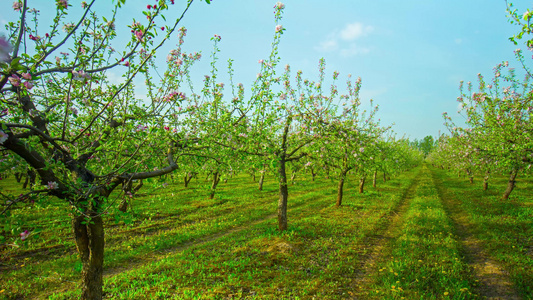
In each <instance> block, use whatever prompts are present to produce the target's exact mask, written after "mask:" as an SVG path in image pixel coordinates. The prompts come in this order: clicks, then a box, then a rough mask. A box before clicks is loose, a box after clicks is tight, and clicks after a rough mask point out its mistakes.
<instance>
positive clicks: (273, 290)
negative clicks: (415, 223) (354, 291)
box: [0, 172, 413, 299]
mask: <svg viewBox="0 0 533 300" xmlns="http://www.w3.org/2000/svg"><path fill="white" fill-rule="evenodd" d="M412 176H413V173H412V172H410V173H407V174H405V175H403V176H401V177H400V178H398V179H396V180H393V181H390V182H389V183H387V184H386V185H383V186H382V187H380V190H379V191H377V192H376V191H373V189H372V188H368V191H369V192H367V193H365V194H362V195H361V194H359V193H356V191H355V185H353V184H352V183H351V181H349V182H348V183H347V185H346V190H345V197H346V199H345V201H344V202H345V205H344V206H343V207H340V208H336V207H335V206H334V204H335V200H336V189H335V187H336V182H335V181H332V180H326V179H321V180H317V181H315V182H312V181H311V180H309V179H307V178H306V180H299V181H298V180H297V183H296V184H295V185H290V186H289V189H290V194H289V215H288V216H289V230H288V231H287V232H284V233H279V232H278V231H277V230H276V228H277V226H276V221H277V220H276V218H275V217H274V218H271V219H268V218H266V217H267V216H271V215H272V214H274V213H275V211H276V205H277V185H276V183H275V182H274V181H273V180H270V181H267V182H266V183H265V190H264V191H262V192H260V191H257V185H256V183H254V182H252V181H251V180H250V178H248V177H246V176H239V177H238V178H233V179H231V180H230V181H228V183H227V184H221V185H220V188H219V189H217V194H216V196H215V199H213V200H208V199H207V193H206V192H205V187H204V186H203V185H207V183H205V184H204V182H202V180H199V181H197V182H193V185H192V186H191V187H190V188H188V189H184V188H183V187H181V185H179V186H174V185H169V186H168V187H167V188H164V189H163V188H160V187H159V188H156V187H157V186H158V184H157V183H154V187H150V186H147V187H146V189H145V188H144V187H143V189H142V190H141V194H142V196H140V197H138V198H135V199H134V200H133V201H134V202H133V213H132V214H131V215H125V216H121V215H120V214H119V212H117V211H112V212H110V214H109V215H107V216H106V218H107V223H106V224H107V231H106V261H105V266H106V272H107V273H106V274H109V275H106V277H105V287H104V290H105V297H106V298H109V299H135V298H157V297H161V298H165V297H166V298H175V299H194V297H200V296H201V297H202V299H207V298H209V299H211V298H212V299H216V298H217V297H218V298H225V297H228V296H229V295H233V296H232V297H238V295H244V296H248V297H258V298H265V299H272V298H279V299H283V298H292V299H295V298H297V297H304V298H305V297H306V296H310V295H312V296H317V297H326V298H327V297H329V298H331V297H334V298H335V297H342V295H347V292H348V291H349V290H350V287H349V286H348V283H349V282H350V280H351V278H350V277H351V276H354V270H355V267H356V266H357V264H359V262H358V257H359V253H360V252H361V250H360V248H359V244H358V243H360V242H361V240H362V239H363V238H364V237H365V236H366V235H368V234H371V233H372V232H373V231H374V230H376V228H377V227H379V226H381V225H382V224H381V221H382V217H383V216H384V215H385V214H387V213H389V212H390V211H391V210H392V209H393V207H395V206H396V205H397V204H398V201H399V199H400V196H401V195H402V189H403V188H405V187H407V186H408V185H409V182H410V178H412ZM302 179H303V178H302ZM354 181H355V180H354ZM159 186H160V184H159ZM172 194H173V195H172ZM53 209H55V210H57V212H56V213H54V215H56V216H58V217H61V218H63V219H64V220H65V222H58V223H54V222H52V221H51V220H50V219H48V215H46V214H44V212H47V210H42V211H40V214H39V215H38V216H36V215H35V212H34V211H33V210H32V209H28V210H26V209H25V210H18V211H15V212H14V214H15V215H16V216H19V217H20V218H21V219H22V221H23V223H24V226H27V227H28V226H29V227H30V229H32V230H34V228H37V227H39V226H42V225H41V224H50V223H51V222H52V223H54V224H56V225H54V228H43V231H42V232H41V236H40V237H39V239H34V240H32V241H28V243H27V245H25V247H26V248H24V249H22V248H17V249H4V250H5V251H4V250H3V251H4V252H3V254H2V255H5V257H6V258H9V259H8V260H6V262H7V263H8V266H9V268H8V269H7V270H6V272H2V275H1V277H2V278H0V279H1V280H2V282H3V286H5V292H4V294H3V295H2V294H0V297H2V296H4V297H5V296H7V295H11V296H10V297H16V296H15V295H19V296H23V295H27V296H30V295H33V296H35V295H36V293H37V292H38V291H44V293H42V292H41V293H39V297H44V296H45V295H50V294H51V293H54V294H55V295H54V296H53V297H52V298H53V299H65V298H76V297H77V295H78V293H79V292H78V290H77V289H76V286H75V283H76V282H78V280H79V267H80V266H79V262H78V259H77V255H76V253H75V252H74V246H73V241H72V239H71V238H70V223H69V220H68V215H65V214H67V213H68V212H67V211H66V210H65V208H63V207H62V206H61V205H57V206H54V208H53ZM61 209H63V211H62V213H60V211H61ZM43 216H46V217H44V218H43ZM130 219H131V222H129V220H130ZM261 220H263V221H261ZM124 221H126V223H129V224H124ZM252 224H255V225H252ZM232 229H239V230H237V231H230V230H232ZM225 233H228V234H227V235H224V234H225ZM195 241H200V242H201V243H198V244H194V242H195ZM191 243H192V244H191ZM45 245H47V247H59V248H60V249H62V250H61V251H59V252H57V253H55V254H53V255H44V254H45V253H43V255H42V256H40V257H38V258H33V256H32V255H31V254H30V253H29V252H27V251H30V250H32V249H33V250H38V251H41V250H42V249H43V247H45ZM187 245H190V246H187ZM182 246H183V247H182ZM180 247H181V248H180ZM17 251H19V252H17ZM20 251H22V252H20ZM19 253H20V254H22V255H21V256H20V257H16V255H17V254H19ZM28 258H29V259H28ZM25 259H28V262H27V263H26V264H25V265H24V266H23V267H19V266H18V264H20V262H21V261H24V260H25ZM132 263H133V264H134V265H133V267H131V268H128V265H131V264H132ZM130 269H131V270H130ZM28 286H30V287H31V288H30V289H28V288H27V287H28ZM3 288H4V287H3ZM61 289H63V292H61ZM33 296H31V297H33ZM206 297H207V298H206Z"/></svg>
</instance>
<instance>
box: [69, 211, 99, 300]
mask: <svg viewBox="0 0 533 300" xmlns="http://www.w3.org/2000/svg"><path fill="white" fill-rule="evenodd" d="M72 228H73V231H74V237H75V242H76V248H77V249H78V253H79V255H80V259H81V262H82V270H81V277H82V279H81V298H80V299H83V300H89V299H90V300H93V299H102V295H103V294H102V292H103V278H102V271H103V266H104V245H105V240H104V225H103V221H102V217H101V216H95V217H93V218H91V220H90V222H88V223H86V219H85V218H84V217H83V216H77V217H74V218H73V219H72Z"/></svg>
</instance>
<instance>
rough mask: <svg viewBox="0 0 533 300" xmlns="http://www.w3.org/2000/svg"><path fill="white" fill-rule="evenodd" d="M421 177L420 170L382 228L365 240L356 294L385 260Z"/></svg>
mask: <svg viewBox="0 0 533 300" xmlns="http://www.w3.org/2000/svg"><path fill="white" fill-rule="evenodd" d="M419 177H420V172H418V173H417V174H416V175H415V178H414V179H413V180H412V182H411V185H410V186H409V187H408V188H407V189H406V190H405V193H404V194H403V195H402V197H401V200H400V201H399V202H398V205H397V206H396V207H395V208H394V209H393V210H392V211H391V212H390V213H389V214H388V215H387V216H386V217H385V218H383V221H382V226H381V228H379V229H378V230H377V231H375V234H373V235H369V236H368V237H367V238H366V239H365V240H364V241H363V243H362V244H363V249H362V251H363V254H362V255H361V258H360V262H361V266H360V269H359V271H358V272H357V275H356V278H355V280H354V282H353V284H352V286H353V287H354V288H355V292H356V294H361V293H364V291H365V289H366V288H367V287H368V285H370V284H371V276H370V274H371V273H372V272H373V271H374V270H375V269H376V267H377V264H378V262H379V261H381V260H383V255H384V252H385V250H384V249H385V248H386V247H388V244H390V241H391V240H392V239H394V238H395V237H396V236H397V235H398V231H399V229H400V226H401V223H402V220H403V216H404V214H405V212H406V211H407V209H408V208H409V203H410V200H411V199H412V198H413V197H414V193H415V191H416V189H417V187H418V180H419ZM355 299H358V298H355Z"/></svg>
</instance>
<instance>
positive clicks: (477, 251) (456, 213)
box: [431, 170, 521, 300]
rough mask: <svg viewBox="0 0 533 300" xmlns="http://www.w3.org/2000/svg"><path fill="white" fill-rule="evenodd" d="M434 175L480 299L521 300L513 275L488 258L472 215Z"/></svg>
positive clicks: (434, 180) (432, 173) (434, 175)
mask: <svg viewBox="0 0 533 300" xmlns="http://www.w3.org/2000/svg"><path fill="white" fill-rule="evenodd" d="M431 175H432V178H433V182H434V184H435V186H436V188H437V192H438V195H439V197H440V199H441V200H442V203H443V204H444V208H445V210H446V211H447V213H448V215H449V217H450V218H451V220H452V222H453V225H454V228H455V232H456V234H457V236H458V238H459V242H460V244H461V246H462V249H463V254H464V256H465V261H466V262H467V263H468V264H469V265H470V266H471V268H472V272H473V274H474V277H475V278H476V280H477V281H478V282H479V285H478V287H477V293H478V294H479V296H481V297H483V298H485V299H510V300H516V299H521V297H520V296H519V295H518V293H517V291H516V290H515V289H514V287H513V284H512V281H511V280H510V278H509V274H508V273H507V272H506V271H505V270H504V268H503V267H502V265H501V264H500V263H499V262H497V261H496V260H495V259H493V258H492V257H491V256H489V255H488V254H487V252H486V251H485V250H484V247H483V242H482V241H481V240H479V239H478V238H477V237H476V236H475V235H474V234H473V231H474V228H473V226H474V225H473V224H472V223H471V222H470V217H469V216H468V214H467V213H466V212H465V211H464V210H462V209H461V201H459V200H458V199H457V198H456V197H454V196H453V195H451V194H450V193H449V192H448V190H447V189H446V188H445V187H444V186H443V183H442V180H441V179H440V178H439V177H438V176H437V175H436V174H435V172H434V171H433V170H432V171H431Z"/></svg>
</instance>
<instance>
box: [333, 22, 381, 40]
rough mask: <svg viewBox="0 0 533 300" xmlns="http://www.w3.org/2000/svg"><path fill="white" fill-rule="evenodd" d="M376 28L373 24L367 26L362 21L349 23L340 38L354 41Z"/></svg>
mask: <svg viewBox="0 0 533 300" xmlns="http://www.w3.org/2000/svg"><path fill="white" fill-rule="evenodd" d="M373 30H374V28H373V27H372V26H369V25H367V26H365V25H363V24H362V23H359V22H355V23H351V24H347V25H346V26H345V27H344V28H343V29H342V30H341V32H340V38H341V39H343V40H345V41H353V40H355V39H358V38H360V37H364V36H367V35H368V34H369V33H370V32H372V31H373Z"/></svg>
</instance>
